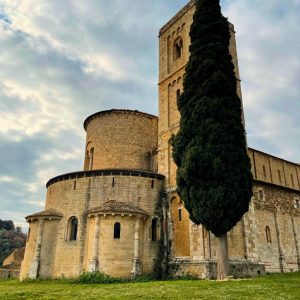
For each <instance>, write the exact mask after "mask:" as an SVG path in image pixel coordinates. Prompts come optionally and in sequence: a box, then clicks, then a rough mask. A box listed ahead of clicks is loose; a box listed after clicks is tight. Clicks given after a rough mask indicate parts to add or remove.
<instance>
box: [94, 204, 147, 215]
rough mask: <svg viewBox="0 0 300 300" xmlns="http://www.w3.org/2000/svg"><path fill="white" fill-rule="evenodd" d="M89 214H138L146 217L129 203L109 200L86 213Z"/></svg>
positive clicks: (142, 211) (144, 213)
mask: <svg viewBox="0 0 300 300" xmlns="http://www.w3.org/2000/svg"><path fill="white" fill-rule="evenodd" d="M91 213H108V214H110V213H113V214H139V215H145V216H148V213H147V212H146V211H145V210H143V209H141V208H139V207H136V206H134V205H132V204H131V203H126V202H118V201H115V200H110V201H107V202H105V203H104V204H103V205H101V206H99V207H95V208H92V209H90V210H89V211H88V214H91Z"/></svg>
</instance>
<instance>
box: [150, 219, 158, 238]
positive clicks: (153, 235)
mask: <svg viewBox="0 0 300 300" xmlns="http://www.w3.org/2000/svg"><path fill="white" fill-rule="evenodd" d="M151 239H152V241H153V242H155V241H157V219H152V223H151Z"/></svg>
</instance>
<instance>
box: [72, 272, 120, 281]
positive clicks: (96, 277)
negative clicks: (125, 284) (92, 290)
mask: <svg viewBox="0 0 300 300" xmlns="http://www.w3.org/2000/svg"><path fill="white" fill-rule="evenodd" d="M74 282H75V283H82V284H96V283H97V284H98V283H105V284H107V283H118V282H121V279H120V278H116V277H112V276H110V275H107V274H104V273H100V272H92V273H90V272H87V273H83V274H81V275H80V276H79V277H78V278H77V279H75V280H74Z"/></svg>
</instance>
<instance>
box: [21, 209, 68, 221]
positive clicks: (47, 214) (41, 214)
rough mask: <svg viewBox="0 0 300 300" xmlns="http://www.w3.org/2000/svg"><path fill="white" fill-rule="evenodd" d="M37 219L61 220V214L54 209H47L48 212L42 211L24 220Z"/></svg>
mask: <svg viewBox="0 0 300 300" xmlns="http://www.w3.org/2000/svg"><path fill="white" fill-rule="evenodd" d="M37 217H59V218H62V217H63V214H62V213H60V212H59V211H57V210H55V209H48V210H43V211H40V212H38V213H35V214H32V215H29V216H27V217H26V218H25V219H26V220H27V219H32V218H37Z"/></svg>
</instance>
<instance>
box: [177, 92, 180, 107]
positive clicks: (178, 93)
mask: <svg viewBox="0 0 300 300" xmlns="http://www.w3.org/2000/svg"><path fill="white" fill-rule="evenodd" d="M179 99H180V90H177V91H176V101H177V102H176V103H177V105H178V101H179Z"/></svg>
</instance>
